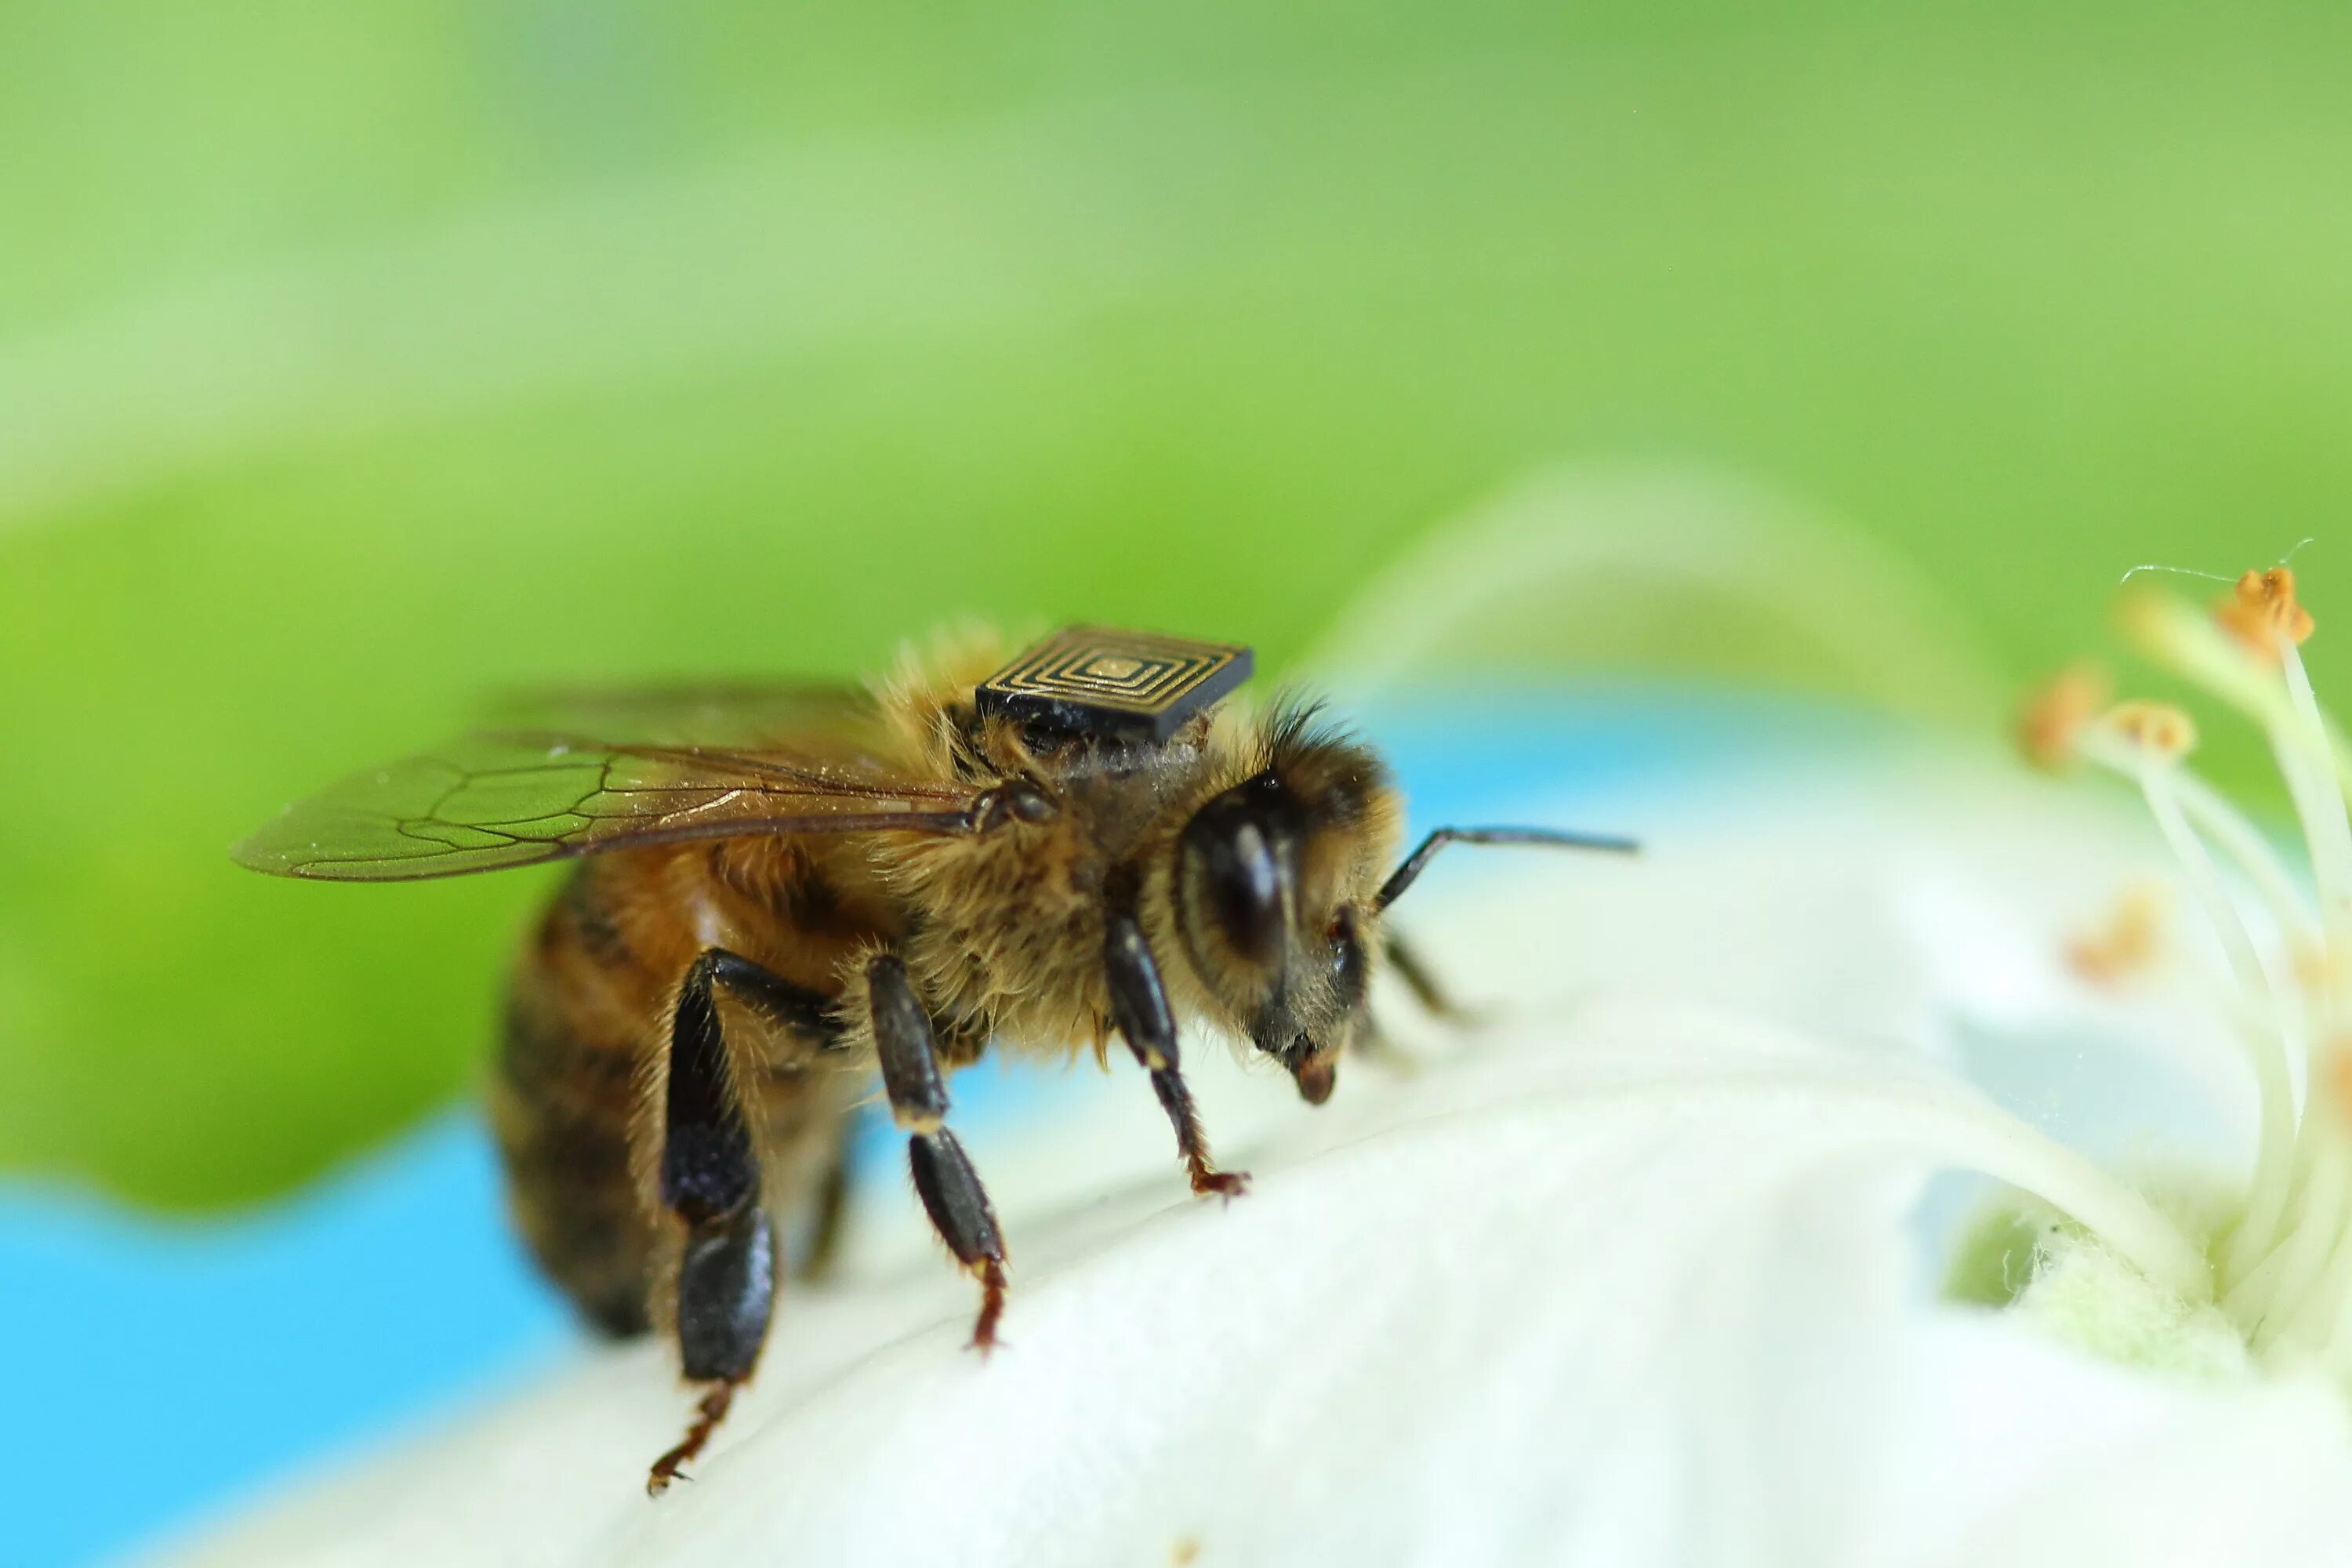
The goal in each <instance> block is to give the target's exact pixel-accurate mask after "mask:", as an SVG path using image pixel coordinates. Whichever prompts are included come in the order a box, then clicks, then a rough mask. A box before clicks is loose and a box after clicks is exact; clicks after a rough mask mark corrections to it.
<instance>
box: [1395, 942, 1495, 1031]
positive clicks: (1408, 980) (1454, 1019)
mask: <svg viewBox="0 0 2352 1568" xmlns="http://www.w3.org/2000/svg"><path fill="white" fill-rule="evenodd" d="M1381 952H1382V953H1383V955H1384V956H1386V958H1387V959H1388V961H1389V967H1390V968H1391V969H1392V970H1394V971H1396V977H1397V978H1398V979H1399V980H1402V981H1403V982H1404V988H1405V989H1406V990H1408V991H1410V992H1412V999H1413V1000H1414V1001H1416V1002H1418V1003H1420V1004H1421V1007H1422V1011H1423V1012H1424V1013H1427V1014H1428V1015H1429V1016H1431V1017H1433V1018H1436V1019H1439V1020H1441V1021H1443V1022H1444V1023H1448V1024H1453V1025H1455V1026H1461V1027H1467V1026H1470V1025H1473V1024H1481V1023H1484V1022H1486V1017H1487V1015H1486V1012H1485V1011H1483V1010H1482V1009H1480V1008H1476V1007H1465V1006H1464V1005H1462V1004H1461V1003H1459V1002H1456V1001H1455V1000H1454V998H1453V997H1452V996H1451V995H1449V994H1447V992H1446V989H1445V987H1444V984H1441V983H1440V982H1439V980H1438V978H1437V974H1436V973H1435V971H1433V970H1432V969H1431V968H1430V967H1429V961H1428V960H1427V959H1424V958H1423V957H1422V956H1421V954H1420V952H1417V951H1416V950H1415V949H1414V947H1413V945H1412V943H1411V942H1407V941H1405V939H1404V938H1402V937H1401V936H1399V935H1398V934H1397V933H1396V932H1394V931H1388V932H1385V933H1383V934H1382V936H1381Z"/></svg>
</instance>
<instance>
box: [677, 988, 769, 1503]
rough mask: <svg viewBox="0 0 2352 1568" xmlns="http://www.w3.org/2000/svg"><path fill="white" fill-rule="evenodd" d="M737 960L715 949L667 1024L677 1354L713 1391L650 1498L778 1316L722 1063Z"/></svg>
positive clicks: (747, 1148)
mask: <svg viewBox="0 0 2352 1568" xmlns="http://www.w3.org/2000/svg"><path fill="white" fill-rule="evenodd" d="M741 963H743V961H742V960H740V959H737V958H735V957H734V955H733V954H731V953H722V952H718V951H717V950H713V951H712V952H706V953H704V954H703V955H702V956H701V957H700V958H698V959H697V960H695V963H694V967H693V968H692V969H690V970H688V972H687V976H686V984H684V985H683V986H682V987H681V988H680V989H679V992H678V998H677V1013H676V1015H675V1016H673V1018H672V1020H671V1024H670V1046H669V1072H668V1076H667V1081H666V1085H665V1089H664V1094H663V1107H662V1150H661V1200H662V1204H663V1206H664V1207H666V1208H667V1209H668V1210H669V1211H670V1212H671V1213H672V1214H675V1215H677V1216H678V1217H679V1218H680V1219H682V1220H684V1221H685V1222H686V1226H687V1237H686V1249H685V1252H684V1254H683V1256H682V1258H681V1260H680V1263H679V1267H678V1276H677V1345H678V1355H679V1360H680V1362H681V1363H682V1366H683V1368H684V1371H685V1373H686V1376H687V1379H688V1381H689V1382H693V1383H706V1384H710V1385H711V1386H710V1389H709V1392H708V1393H706V1394H704V1395H703V1397H702V1401H701V1404H700V1405H699V1407H698V1414H697V1415H696V1418H695V1421H694V1424H693V1425H692V1426H689V1427H688V1429H687V1434H686V1438H685V1440H684V1441H683V1442H681V1443H679V1444H678V1446H677V1447H675V1448H672V1449H671V1450H670V1451H669V1452H668V1453H667V1454H664V1455H663V1456H662V1457H661V1458H659V1459H656V1461H655V1462H654V1466H653V1468H652V1470H651V1472H650V1473H649V1474H648V1475H647V1476H646V1491H648V1492H650V1493H653V1494H656V1495H658V1494H659V1493H661V1492H662V1491H663V1490H665V1489H667V1487H668V1486H669V1483H670V1482H671V1481H673V1480H675V1479H677V1476H678V1473H679V1470H680V1468H681V1467H682V1466H684V1465H686V1464H687V1463H688V1461H690V1460H692V1459H693V1458H695V1457H696V1456H697V1455H698V1454H700V1453H701V1452H702V1449H703V1447H704V1445H706V1444H707V1443H709V1441H710V1435H711V1433H712V1432H714V1431H715V1430H717V1429H718V1426H719V1422H720V1421H721V1420H723V1419H724V1418H725V1417H726V1415H727V1408H728V1406H729V1405H730V1404H732V1403H733V1401H734V1398H735V1391H736V1390H737V1389H738V1388H740V1387H741V1386H742V1384H743V1382H744V1380H746V1379H747V1378H749V1377H750V1376H751V1368H752V1367H753V1365H754V1364H755V1363H757V1362H758V1361H759V1359H760V1348H761V1345H763V1344H765V1343H766V1342H767V1338H768V1321H769V1319H770V1316H771V1315H772V1311H773V1309H774V1306H775V1295H776V1243H775V1232H774V1230H773V1228H772V1226H770V1225H769V1223H768V1215H767V1212H766V1211H765V1210H764V1209H762V1208H761V1206H760V1202H759V1197H760V1163H759V1160H758V1158H757V1156H756V1155H754V1153H753V1152H752V1149H751V1130H750V1128H749V1127H748V1126H747V1125H746V1124H745V1122H744V1119H743V1111H742V1106H741V1104H740V1101H739V1100H738V1099H737V1097H736V1094H735V1089H734V1083H733V1079H732V1077H731V1075H730V1071H729V1068H728V1063H727V1047H726V1041H725V1040H724V1038H723V1037H721V1035H720V1031H719V1010H718V1007H717V1006H716V1005H715V1003H714V1000H713V997H712V994H711V985H712V983H713V981H714V979H717V978H719V977H721V976H723V975H725V974H726V973H727V972H728V970H729V968H730V964H732V965H740V964H741Z"/></svg>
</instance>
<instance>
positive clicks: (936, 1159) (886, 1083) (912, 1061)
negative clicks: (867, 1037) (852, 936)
mask: <svg viewBox="0 0 2352 1568" xmlns="http://www.w3.org/2000/svg"><path fill="white" fill-rule="evenodd" d="M866 997H867V1001H868V1005H869V1006H870V1008H871V1011H872V1016H873V1021H874V1046H875V1050H876V1053H877V1055H878V1056H879V1057H880V1058H881V1063H882V1088H883V1091H884V1093H885V1094H886V1095H887V1097H888V1099H889V1101H890V1117H891V1120H892V1121H896V1122H897V1123H898V1126H899V1127H900V1128H901V1129H903V1130H904V1131H906V1132H907V1133H908V1139H907V1162H908V1165H909V1166H910V1167H911V1168H912V1169H913V1172H914V1177H915V1193H916V1195H918V1196H919V1197H920V1198H921V1199H922V1200H923V1212H924V1213H926V1214H928V1215H930V1216H931V1226H932V1228H934V1229H936V1230H937V1231H938V1232H939V1233H940V1240H942V1241H944V1242H946V1243H947V1244H948V1250H949V1251H950V1252H952V1253H954V1254H955V1255H956V1261H957V1262H959V1263H961V1264H962V1265H963V1266H964V1267H965V1268H968V1269H970V1270H971V1272H972V1274H973V1276H974V1277H975V1278H977V1279H979V1280H980V1316H979V1318H978V1319H977V1320H976V1321H974V1322H973V1324H972V1329H971V1348H972V1349H974V1350H976V1351H979V1352H981V1353H982V1354H983V1355H985V1354H987V1353H988V1352H990V1351H991V1350H993V1349H994V1348H995V1347H996V1324H997V1320H998V1319H1000V1318H1002V1317H1003V1315H1004V1289H1005V1279H1004V1238H1003V1236H1002V1235H1001V1234H1000V1233H999V1232H998V1230H997V1228H996V1211H995V1210H994V1209H992V1208H991V1207H990V1206H989V1203H988V1191H987V1189H986V1188H984V1187H982V1185H981V1184H980V1175H979V1173H977V1172H975V1171H974V1170H973V1169H972V1168H971V1160H970V1159H968V1158H966V1157H965V1154H964V1152H963V1145H962V1144H961V1143H959V1142H956V1135H955V1134H954V1133H952V1132H950V1131H948V1130H947V1114H948V1091H947V1085H946V1084H945V1083H944V1082H942V1081H941V1079H940V1058H939V1047H938V1041H937V1038H936V1037H935V1036H934V1035H933V1033H932V1030H931V1017H930V1015H929V1013H927V1012H925V1011H924V1009H923V1004H922V1001H921V999H920V998H919V997H918V996H917V995H916V994H915V984H914V982H913V981H911V980H909V979H908V977H907V966H906V964H905V963H902V962H900V961H899V960H898V958H897V957H896V956H894V955H893V954H890V953H887V952H886V953H881V954H879V955H877V957H875V958H874V959H873V960H871V961H870V962H869V963H867V964H866Z"/></svg>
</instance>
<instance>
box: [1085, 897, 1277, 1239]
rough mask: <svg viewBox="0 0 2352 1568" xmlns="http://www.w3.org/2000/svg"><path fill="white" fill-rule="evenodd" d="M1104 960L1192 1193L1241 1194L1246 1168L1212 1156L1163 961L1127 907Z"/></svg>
mask: <svg viewBox="0 0 2352 1568" xmlns="http://www.w3.org/2000/svg"><path fill="white" fill-rule="evenodd" d="M1103 948H1104V952H1103V963H1104V967H1105V970H1106V973H1107V975H1108V980H1109V984H1110V1013H1111V1021H1112V1022H1113V1023H1115V1024H1117V1025H1118V1032H1119V1033H1120V1034H1121V1035H1122V1036H1124V1037H1126V1039H1127V1047H1128V1049H1129V1050H1131V1051H1133V1052H1134V1053H1135V1059H1136V1060H1137V1061H1139V1062H1140V1063H1142V1064H1143V1068H1144V1070H1145V1071H1147V1072H1149V1073H1150V1075H1151V1091H1152V1092H1153V1093H1154V1094H1156V1095H1158V1096H1159V1097H1160V1107H1161V1109H1163V1110H1166V1111H1167V1112H1168V1120H1169V1121H1170V1122H1171V1123H1172V1124H1173V1125H1174V1126H1175V1129H1176V1152H1177V1153H1179V1154H1180V1155H1181V1156H1182V1157H1183V1160H1184V1165H1185V1168H1186V1169H1187V1170H1188V1171H1189V1172H1191V1173H1192V1191H1193V1192H1194V1193H1195V1194H1199V1195H1202V1196H1206V1195H1207V1194H1211V1193H1214V1194H1217V1195H1218V1196H1220V1197H1224V1198H1232V1197H1236V1196H1238V1195H1239V1194H1242V1193H1244V1192H1245V1191H1247V1190H1248V1188H1249V1174H1248V1173H1247V1172H1244V1171H1220V1170H1218V1169H1217V1167H1216V1166H1215V1165H1214V1164H1213V1163H1211V1161H1210V1159H1209V1139H1208V1134H1206V1133H1205V1132H1203V1131H1201V1113H1200V1111H1199V1110H1198V1109H1197V1108H1196V1107H1194V1105H1193V1104H1192V1090H1191V1089H1187V1088H1185V1087H1184V1076H1183V1074H1182V1073H1181V1071H1179V1070H1178V1068H1177V1064H1176V1019H1175V1016H1174V1015H1173V1014H1171V1012H1170V1011H1169V1010H1168V988H1167V987H1166V986H1165V985H1163V984H1160V965H1159V963H1158V962H1157V961H1155V960H1154V959H1153V958H1152V956H1151V946H1150V943H1149V942H1145V941H1144V940H1143V927H1142V925H1141V923H1140V922H1139V921H1137V920H1136V918H1135V916H1134V915H1133V914H1131V913H1129V912H1128V911H1126V910H1115V911H1113V913H1112V914H1111V917H1110V921H1109V922H1108V929H1107V931H1106V932H1105V939H1104V942H1103Z"/></svg>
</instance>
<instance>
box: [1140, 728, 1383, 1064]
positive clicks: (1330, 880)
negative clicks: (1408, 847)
mask: <svg viewBox="0 0 2352 1568" xmlns="http://www.w3.org/2000/svg"><path fill="white" fill-rule="evenodd" d="M1263 760H1264V765H1263V766H1261V767H1260V768H1258V770H1257V771H1256V772H1255V773H1251V774H1250V775H1249V776H1248V777H1247V778H1244V780H1243V781H1242V782H1241V783H1239V784H1234V785H1233V786H1232V787H1231V788H1228V789H1226V790H1224V791H1223V792H1222V793H1220V794H1218V795H1213V796H1211V797H1210V798H1209V799H1208V800H1207V801H1206V802H1204V803H1203V804H1202V805H1201V806H1200V807H1199V808H1198V809H1197V810H1196V811H1194V813H1193V814H1192V819H1191V820H1190V821H1189V822H1187V823H1186V824H1185V826H1184V829H1183V832H1182V833H1181V835H1180V836H1179V838H1178V841H1177V850H1176V866H1175V878H1174V883H1173V891H1174V905H1175V916H1176V924H1177V927H1178V929H1179V931H1181V934H1182V937H1183V942H1184V945H1185V948H1186V951H1187V952H1188V954H1189V955H1190V957H1191V958H1192V968H1193V972H1194V973H1195V974H1196V975H1197V976H1198V977H1199V979H1200V981H1201V983H1202V986H1203V987H1204V988H1205V989H1206V990H1207V992H1208V993H1209V994H1210V996H1211V997H1212V998H1213V1000H1214V1002H1215V1003H1216V1004H1217V1005H1219V1007H1220V1008H1221V1009H1222V1010H1223V1012H1224V1013H1225V1015H1226V1022H1227V1023H1228V1024H1229V1025H1230V1026H1233V1027H1234V1028H1235V1029H1236V1030H1238V1031H1239V1032H1241V1033H1244V1034H1246V1035H1247V1036H1248V1037H1250V1038H1251V1039H1252V1040H1253V1041H1255V1043H1256V1045H1257V1048H1258V1049H1259V1050H1261V1051H1264V1052H1265V1054H1266V1055H1268V1056H1270V1057H1273V1058H1275V1059H1276V1060H1277V1061H1279V1062H1280V1063H1281V1064H1282V1065H1283V1067H1284V1068H1286V1069H1287V1070H1288V1071H1289V1073H1290V1074H1291V1076H1292V1077H1293V1078H1294V1079H1296V1080H1297V1084H1298V1092H1299V1093H1300V1094H1301V1095H1302V1096H1304V1097H1305V1098H1306V1099H1307V1100H1308V1101H1309V1102H1310V1103H1313V1104H1318V1105H1319V1104H1321V1103H1322V1102H1323V1101H1324V1100H1326V1099H1328V1098H1329V1096H1330V1093H1331V1089H1332V1085H1333V1080H1334V1077H1335V1075H1336V1072H1337V1069H1338V1066H1339V1054H1340V1052H1341V1051H1343V1050H1344V1049H1346V1047H1347V1045H1348V1041H1349V1037H1350V1035H1351V1034H1352V1033H1353V1032H1354V1030H1355V1029H1356V1027H1357V1026H1358V1025H1359V1023H1360V1020H1361V1018H1362V1016H1363V1010H1364V993H1365V989H1366V986H1367V984H1368V983H1369V981H1370V973H1371V966H1370V945H1371V939H1372V934H1373V930H1372V928H1373V925H1374V922H1375V921H1377V920H1378V915H1377V913H1376V911H1375V900H1376V899H1377V896H1378V893H1379V889H1380V885H1381V868H1382V867H1383V866H1384V865H1385V863H1386V861H1387V859H1388V858H1389V856H1390V853H1391V846H1392V844H1393V842H1394V839H1395V837H1396V832H1397V816H1398V813H1397V807H1396V805H1395V797H1394V795H1393V793H1392V792H1391V789H1390V787H1389V784H1388V780H1387V773H1386V770H1385V769H1384V768H1383V767H1382V766H1381V762H1380V760H1379V758H1378V757H1376V756H1374V755H1373V754H1372V752H1370V750H1368V749H1367V748H1365V747H1363V746H1362V745H1360V744H1358V743H1356V742H1351V741H1349V740H1347V739H1345V738H1343V737H1339V736H1336V735H1331V734H1318V733H1317V732H1314V731H1311V730H1310V729H1309V728H1308V726H1307V718H1306V716H1305V715H1297V716H1290V715H1286V716H1282V717H1278V718H1277V719H1276V721H1275V722H1274V724H1273V725H1272V726H1270V728H1269V731H1268V735H1267V740H1266V742H1265V755H1264V759H1263Z"/></svg>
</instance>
